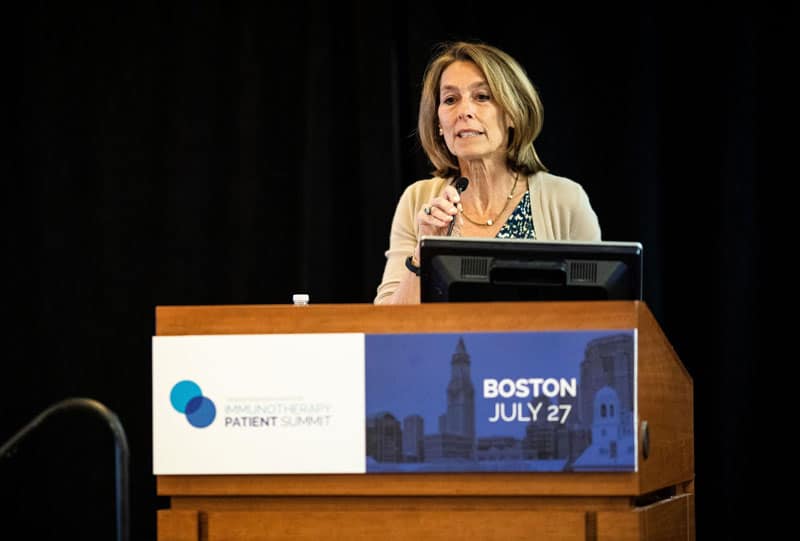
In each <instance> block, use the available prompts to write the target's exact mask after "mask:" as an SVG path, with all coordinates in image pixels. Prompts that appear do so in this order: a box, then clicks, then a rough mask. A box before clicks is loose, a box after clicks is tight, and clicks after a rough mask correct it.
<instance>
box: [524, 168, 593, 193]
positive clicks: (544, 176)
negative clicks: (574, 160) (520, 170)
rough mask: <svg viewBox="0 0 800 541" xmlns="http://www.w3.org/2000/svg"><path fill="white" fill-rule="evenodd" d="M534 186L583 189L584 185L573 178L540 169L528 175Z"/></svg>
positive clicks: (556, 188)
mask: <svg viewBox="0 0 800 541" xmlns="http://www.w3.org/2000/svg"><path fill="white" fill-rule="evenodd" d="M528 182H529V183H530V184H531V185H532V186H537V187H541V188H546V189H551V190H576V189H577V190H583V187H582V186H581V185H580V184H579V183H578V182H576V181H574V180H572V179H571V178H567V177H562V176H559V175H554V174H553V173H549V172H547V171H539V172H538V173H534V174H533V175H531V176H530V177H528Z"/></svg>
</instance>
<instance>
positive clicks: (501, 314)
mask: <svg viewBox="0 0 800 541" xmlns="http://www.w3.org/2000/svg"><path fill="white" fill-rule="evenodd" d="M643 312H646V313H647V314H648V315H649V309H648V308H647V306H646V305H645V304H644V302H642V301H589V302H577V301H569V302H541V301H540V302H492V303H428V304H415V305H398V306H385V305H381V306H376V305H373V304H316V305H315V304H310V305H307V306H294V305H291V304H287V305H215V306H158V307H156V334H157V335H187V334H188V335H191V334H243V333H310V332H316V333H323V332H365V333H377V334H379V333H405V332H409V333H421V332H422V333H424V332H449V331H494V330H502V331H515V330H520V331H524V330H564V329H570V330H584V329H585V330H588V329H631V328H638V326H639V322H640V318H641V315H642V313H643Z"/></svg>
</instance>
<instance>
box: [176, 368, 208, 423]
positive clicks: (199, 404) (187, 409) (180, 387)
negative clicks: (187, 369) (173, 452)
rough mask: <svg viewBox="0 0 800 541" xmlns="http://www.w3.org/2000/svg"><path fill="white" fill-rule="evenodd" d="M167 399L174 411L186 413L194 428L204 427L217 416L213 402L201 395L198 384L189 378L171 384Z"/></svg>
mask: <svg viewBox="0 0 800 541" xmlns="http://www.w3.org/2000/svg"><path fill="white" fill-rule="evenodd" d="M169 401H170V402H171V403H172V407H173V408H175V410H176V411H178V412H180V413H183V414H184V415H186V420H187V421H189V424H190V425H192V426H193V427H195V428H205V427H207V426H208V425H210V424H211V423H213V422H214V419H215V418H216V417H217V407H216V406H215V405H214V402H213V401H212V400H211V399H210V398H208V397H205V396H203V391H202V390H201V389H200V386H199V385H198V384H197V383H195V382H193V381H191V380H188V379H186V380H183V381H179V382H178V383H176V384H175V385H173V386H172V391H170V393H169Z"/></svg>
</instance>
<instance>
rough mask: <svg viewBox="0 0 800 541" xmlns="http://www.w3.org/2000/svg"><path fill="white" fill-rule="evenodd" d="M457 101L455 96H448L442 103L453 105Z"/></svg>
mask: <svg viewBox="0 0 800 541" xmlns="http://www.w3.org/2000/svg"><path fill="white" fill-rule="evenodd" d="M455 102H456V98H455V96H446V97H445V98H444V99H443V100H442V103H444V104H445V105H453V104H454V103H455Z"/></svg>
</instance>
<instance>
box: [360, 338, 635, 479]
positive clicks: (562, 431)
mask: <svg viewBox="0 0 800 541" xmlns="http://www.w3.org/2000/svg"><path fill="white" fill-rule="evenodd" d="M635 383H636V330H635V329H631V330H622V331H620V330H613V331H581V332H576V331H563V332H504V333H497V332H493V333H433V334H385V335H384V334H382V335H367V336H366V412H367V419H366V437H367V446H366V454H367V457H366V459H367V467H366V470H367V473H384V472H392V473H402V472H408V473H414V472H490V471H494V472H515V471H525V472H536V471H547V472H578V471H622V472H631V471H636V467H637V460H636V459H637V452H636V449H637V446H636V388H635Z"/></svg>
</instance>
